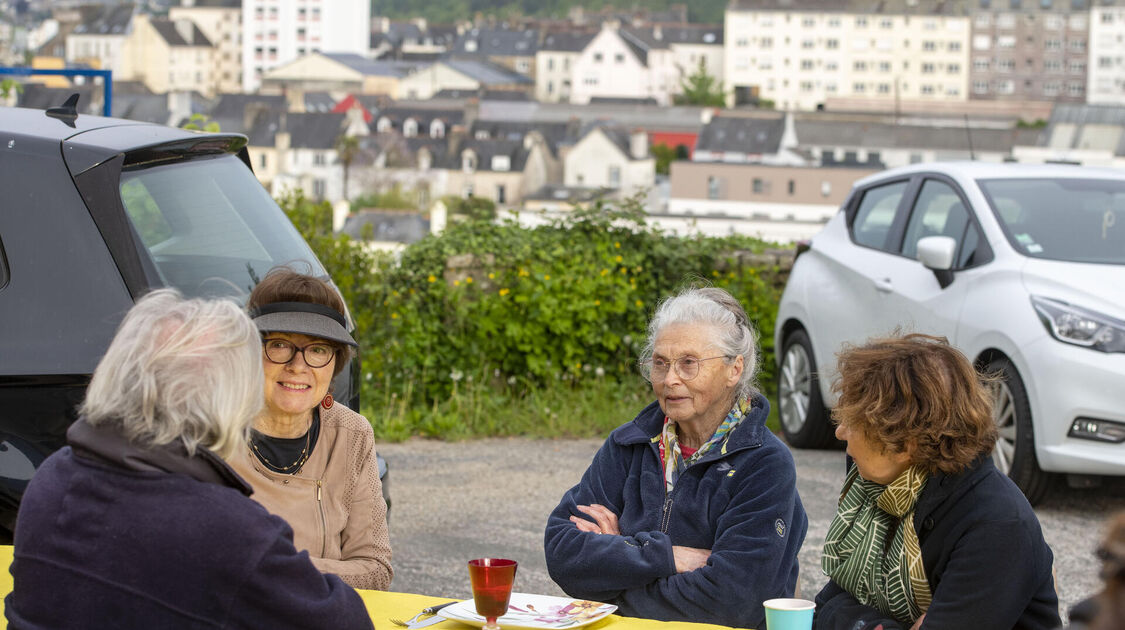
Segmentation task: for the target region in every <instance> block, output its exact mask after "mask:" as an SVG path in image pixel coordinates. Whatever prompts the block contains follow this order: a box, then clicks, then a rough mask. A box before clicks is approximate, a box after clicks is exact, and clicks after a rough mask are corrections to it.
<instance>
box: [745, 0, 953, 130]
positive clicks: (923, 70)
mask: <svg viewBox="0 0 1125 630" xmlns="http://www.w3.org/2000/svg"><path fill="white" fill-rule="evenodd" d="M774 4H775V3H772V2H765V3H763V2H751V1H750V0H735V2H732V3H731V5H730V7H729V8H728V9H727V12H726V21H725V25H724V27H725V33H724V43H725V63H724V78H725V82H726V84H727V85H728V89H731V94H730V96H729V97H728V103H729V104H731V105H735V104H743V103H755V102H758V101H760V100H770V101H773V103H774V105H775V106H776V107H777V108H779V109H785V110H813V109H816V108H817V106H818V105H820V104H823V103H824V102H825V100H826V99H828V98H833V97H860V98H869V99H884V100H886V101H887V102H888V104H890V103H893V102H895V101H896V99H897V100H900V101H901V100H911V101H935V102H960V101H965V100H967V98H968V76H969V74H968V73H969V66H968V64H969V43H970V42H969V37H970V18H969V17H968V16H967V15H942V14H941V13H940V12H936V11H935V10H932V9H933V7H930V6H929V5H932V4H934V3H933V2H932V1H931V2H927V1H925V0H921V1H919V2H913V3H911V4H910V5H909V11H907V3H905V2H903V3H899V2H894V1H891V2H887V3H885V4H883V5H882V6H883V7H884V12H880V13H857V12H853V11H851V10H847V7H848V6H849V5H848V4H847V3H843V2H838V1H836V0H827V1H826V2H824V8H823V9H818V10H815V11H793V10H785V9H784V8H783V6H784V5H783V3H782V2H780V0H779V1H778V2H776V4H777V5H778V6H777V7H774V6H773V5H774ZM900 4H901V5H902V6H901V7H900V6H898V5H900ZM836 5H840V6H839V7H838V8H837V7H836ZM895 9H901V12H894V10H895Z"/></svg>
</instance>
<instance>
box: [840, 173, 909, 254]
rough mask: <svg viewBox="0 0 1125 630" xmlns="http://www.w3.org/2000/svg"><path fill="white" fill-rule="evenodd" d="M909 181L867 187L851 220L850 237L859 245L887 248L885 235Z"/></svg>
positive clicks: (888, 232) (888, 231) (889, 229)
mask: <svg viewBox="0 0 1125 630" xmlns="http://www.w3.org/2000/svg"><path fill="white" fill-rule="evenodd" d="M908 183H909V182H905V181H903V182H895V183H893V184H886V185H884V186H877V187H875V188H869V189H867V190H866V191H864V192H863V198H862V199H860V201H859V209H858V210H856V213H855V219H853V220H852V239H853V240H854V241H855V242H856V243H857V244H859V245H865V246H867V247H874V248H876V249H883V250H886V249H887V235H888V234H890V231H891V224H892V223H893V222H894V220H895V211H896V210H897V209H898V204H899V201H901V200H902V195H903V193H905V192H906V185H907V184H908Z"/></svg>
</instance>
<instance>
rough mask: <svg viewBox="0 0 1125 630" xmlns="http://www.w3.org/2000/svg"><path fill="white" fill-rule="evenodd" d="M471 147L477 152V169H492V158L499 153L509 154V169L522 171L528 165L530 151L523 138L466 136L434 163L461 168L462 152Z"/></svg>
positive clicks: (443, 166)
mask: <svg viewBox="0 0 1125 630" xmlns="http://www.w3.org/2000/svg"><path fill="white" fill-rule="evenodd" d="M466 149H471V150H472V151H473V152H474V153H476V154H477V170H478V171H491V170H492V158H493V157H494V156H497V155H506V156H508V164H509V168H508V170H509V171H512V172H517V173H518V172H522V171H523V169H524V167H525V166H526V165H527V156H528V155H529V153H530V152H529V151H528V150H527V149H525V148H524V147H523V141H521V140H477V139H476V138H465V139H463V140H461V142H460V143H458V145H457V147H456V148H455V149H454V150H453V151H449V152H447V153H446V154H445V155H444V156H443V157H442V159H441V160H440V161H439V160H438V159H437V157H436V156H435V160H434V165H435V166H438V167H439V168H446V169H450V170H458V169H460V168H461V154H462V153H463V152H464V151H465V150H466Z"/></svg>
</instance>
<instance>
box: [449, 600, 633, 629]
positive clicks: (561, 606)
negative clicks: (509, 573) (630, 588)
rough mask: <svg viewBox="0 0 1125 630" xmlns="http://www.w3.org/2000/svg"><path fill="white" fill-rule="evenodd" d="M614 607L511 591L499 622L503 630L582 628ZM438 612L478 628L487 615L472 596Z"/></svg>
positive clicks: (615, 608)
mask: <svg viewBox="0 0 1125 630" xmlns="http://www.w3.org/2000/svg"><path fill="white" fill-rule="evenodd" d="M615 610H617V606H614V605H613V604H603V603H601V602H591V601H586V600H581V599H573V598H570V597H552V596H550V595H528V594H526V593H512V599H510V600H509V601H508V612H507V613H505V614H504V616H503V617H500V618H499V619H497V620H496V623H498V624H500V627H501V628H502V629H503V630H539V629H543V628H547V629H551V628H580V627H582V626H585V625H587V624H591V623H594V622H595V621H598V620H600V619H603V618H605V617H607V616H609V615H610V614H612V613H613V611H615ZM437 614H438V615H440V616H442V617H445V618H446V619H451V620H453V621H459V622H461V623H464V624H468V625H470V626H474V627H477V628H480V627H481V626H483V625H484V624H485V619H484V617H481V616H480V615H478V614H477V608H476V605H475V604H473V600H471V599H468V600H465V601H463V602H457V603H456V604H453V605H452V606H446V607H445V608H442V609H441V610H439V611H438V613H437Z"/></svg>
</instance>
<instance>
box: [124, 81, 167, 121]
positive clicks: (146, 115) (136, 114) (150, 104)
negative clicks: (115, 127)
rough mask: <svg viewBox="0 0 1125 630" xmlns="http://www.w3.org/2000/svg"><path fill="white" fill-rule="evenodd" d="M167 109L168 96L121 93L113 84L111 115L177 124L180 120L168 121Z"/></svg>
mask: <svg viewBox="0 0 1125 630" xmlns="http://www.w3.org/2000/svg"><path fill="white" fill-rule="evenodd" d="M171 115H172V114H171V112H170V111H169V110H168V97H167V96H166V95H164V94H122V93H121V92H119V91H118V90H117V85H116V84H115V85H114V92H113V117H114V118H128V119H129V120H139V121H142V122H150V123H156V124H158V125H167V124H169V123H172V124H178V123H179V122H180V121H170V120H168V118H169V117H170V116H171Z"/></svg>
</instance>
